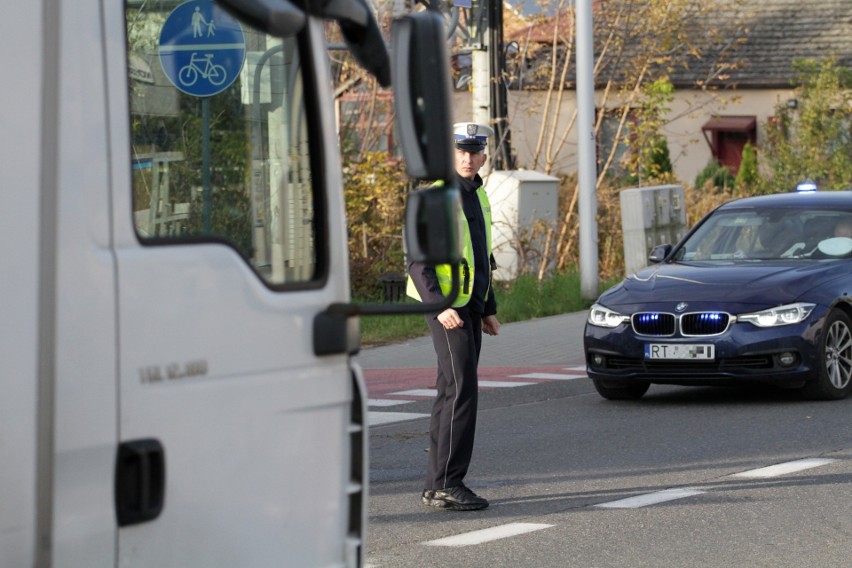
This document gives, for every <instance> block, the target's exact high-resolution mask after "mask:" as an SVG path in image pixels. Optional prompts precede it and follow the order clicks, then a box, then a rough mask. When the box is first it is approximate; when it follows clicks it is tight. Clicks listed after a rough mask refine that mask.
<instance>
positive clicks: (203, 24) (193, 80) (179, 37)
mask: <svg viewBox="0 0 852 568" xmlns="http://www.w3.org/2000/svg"><path fill="white" fill-rule="evenodd" d="M159 52H160V64H161V65H162V67H163V72H165V74H166V76H167V77H168V78H169V81H171V82H172V84H173V85H174V86H175V87H177V88H178V89H180V90H181V91H183V92H184V93H186V94H188V95H193V96H196V97H209V96H211V95H215V94H218V93H220V92H222V91H224V90H225V89H227V88H228V87H229V86H230V85H231V84H232V83H233V82H234V80H236V78H237V76H239V74H240V69H242V66H243V62H244V61H245V55H246V42H245V36H244V34H243V29H242V26H240V23H239V22H238V21H237V20H236V19H234V18H233V17H232V16H231V15H230V14H228V13H227V12H225V11H224V10H223V9H222V8H220V7H219V6H217V5H215V4H214V3H213V2H212V1H211V0H190V1H189V2H184V3H183V4H181V5H179V6H178V7H177V8H175V9H174V10H172V13H171V14H169V17H168V18H166V21H165V23H164V24H163V28H162V30H161V31H160V46H159Z"/></svg>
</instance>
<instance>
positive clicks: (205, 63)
mask: <svg viewBox="0 0 852 568" xmlns="http://www.w3.org/2000/svg"><path fill="white" fill-rule="evenodd" d="M125 15H126V21H127V42H128V52H127V53H128V62H127V64H128V66H127V68H128V72H129V75H130V81H129V85H130V133H131V146H132V163H131V164H130V166H129V167H130V168H131V171H132V189H133V215H134V219H135V227H136V232H137V235H138V236H139V239H140V240H141V241H142V242H143V243H145V244H148V245H170V244H177V243H181V244H186V243H188V242H210V241H215V242H219V243H224V244H227V245H228V246H230V247H232V248H233V249H235V250H236V251H237V252H238V253H239V254H240V255H241V256H242V257H243V258H244V259H245V260H246V261H247V262H248V263H249V264H250V265H251V266H252V267H253V269H254V270H255V271H256V272H257V273H258V274H259V275H260V276H261V277H262V278H263V279H264V280H265V281H266V282H267V283H268V284H270V285H273V286H278V285H297V286H298V285H304V284H306V283H308V282H311V281H313V280H316V279H318V278H319V277H320V275H319V272H320V271H319V270H318V266H319V265H320V260H321V259H319V258H318V254H319V253H318V252H317V249H318V247H317V246H316V243H317V240H318V237H317V234H316V227H318V226H321V225H322V223H319V220H318V219H317V218H316V215H318V214H320V212H321V210H322V208H321V207H318V206H317V195H316V193H315V188H314V187H313V185H312V181H311V180H312V175H311V167H312V166H311V161H310V146H311V145H310V140H309V128H308V125H307V123H306V120H307V113H306V108H305V104H304V99H305V93H304V88H305V83H304V81H303V73H302V71H303V70H302V64H301V60H300V57H299V47H298V41H297V40H296V39H295V38H286V39H283V40H282V39H281V38H277V37H273V36H269V35H267V34H266V33H264V32H261V31H259V30H256V29H253V28H252V27H251V26H249V25H246V24H244V23H241V22H238V21H237V20H236V19H235V18H234V17H233V16H231V15H230V14H229V13H227V12H225V11H224V10H223V9H222V8H221V7H220V6H218V5H217V4H215V3H213V2H212V1H210V0H190V1H188V2H187V1H182V0H178V1H175V0H163V1H151V0H147V1H145V2H140V1H134V0H127V1H126V4H125Z"/></svg>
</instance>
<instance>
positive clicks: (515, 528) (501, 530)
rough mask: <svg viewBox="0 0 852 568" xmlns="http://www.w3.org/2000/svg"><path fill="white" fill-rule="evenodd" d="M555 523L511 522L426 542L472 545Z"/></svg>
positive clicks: (439, 544)
mask: <svg viewBox="0 0 852 568" xmlns="http://www.w3.org/2000/svg"><path fill="white" fill-rule="evenodd" d="M552 526H553V525H543V524H537V523H509V524H507V525H501V526H499V527H491V528H490V529H482V530H478V531H472V532H467V533H462V534H457V535H455V536H448V537H446V538H439V539H438V540H430V541H427V542H424V543H423V544H425V545H426V546H471V545H474V544H482V543H483V542H491V541H492V540H499V539H501V538H509V537H510V536H517V535H519V534H526V533H530V532H533V531H539V530H541V529H547V528H550V527H552Z"/></svg>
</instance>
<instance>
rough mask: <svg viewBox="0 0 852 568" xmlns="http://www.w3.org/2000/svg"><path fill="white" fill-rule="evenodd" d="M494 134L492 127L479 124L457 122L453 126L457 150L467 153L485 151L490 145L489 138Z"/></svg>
mask: <svg viewBox="0 0 852 568" xmlns="http://www.w3.org/2000/svg"><path fill="white" fill-rule="evenodd" d="M493 134H494V131H493V130H491V127H489V126H486V125H484V124H479V123H477V122H457V123H455V124H454V125H453V139H454V141H455V143H456V148H458V149H459V150H464V151H465V152H481V151H483V150H484V149H485V146H487V145H488V137H489V136H491V135H493Z"/></svg>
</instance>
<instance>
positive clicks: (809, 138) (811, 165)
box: [761, 58, 852, 192]
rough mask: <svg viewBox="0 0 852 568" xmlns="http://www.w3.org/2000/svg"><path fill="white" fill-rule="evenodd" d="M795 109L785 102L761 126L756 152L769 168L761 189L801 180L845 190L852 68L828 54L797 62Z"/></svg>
mask: <svg viewBox="0 0 852 568" xmlns="http://www.w3.org/2000/svg"><path fill="white" fill-rule="evenodd" d="M794 65H795V69H796V72H797V78H796V84H797V85H798V86H797V87H796V89H795V92H794V97H795V99H796V101H797V104H796V108H791V107H789V106H787V105H786V104H784V103H779V104H778V105H777V106H776V107H775V113H776V114H775V117H774V118H773V119H770V120H769V121H768V123H767V124H766V135H767V136H766V138H767V141H766V144H765V147H764V149H763V151H762V152H761V154H762V156H763V161H764V162H765V165H766V167H767V169H768V181H767V184H766V188H765V190H766V191H767V192H771V191H790V189H791V188H794V187H795V186H796V184H798V183H799V182H800V181H802V180H804V179H807V178H809V179H813V180H815V181H817V183H818V185H819V186H820V188H821V189H848V188H849V184H850V181H852V130H850V129H852V91H850V88H852V71H850V70H849V69H844V68H840V67H838V66H837V63H836V61H835V60H834V59H833V58H826V59H823V60H820V61H816V60H800V61H797V62H796V63H795V64H794Z"/></svg>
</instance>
